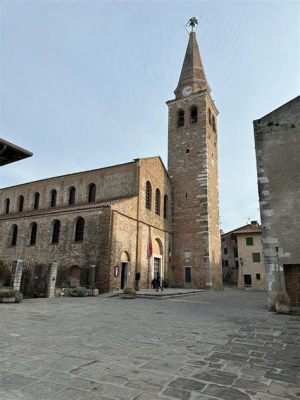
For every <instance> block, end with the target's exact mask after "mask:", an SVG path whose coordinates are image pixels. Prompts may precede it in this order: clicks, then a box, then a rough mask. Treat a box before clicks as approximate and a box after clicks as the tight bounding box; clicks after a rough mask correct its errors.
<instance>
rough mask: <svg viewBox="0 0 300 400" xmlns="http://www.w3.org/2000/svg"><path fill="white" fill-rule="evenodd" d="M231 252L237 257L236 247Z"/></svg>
mask: <svg viewBox="0 0 300 400" xmlns="http://www.w3.org/2000/svg"><path fill="white" fill-rule="evenodd" d="M233 254H234V257H235V258H237V257H238V256H239V252H238V249H237V248H236V247H235V248H234V249H233Z"/></svg>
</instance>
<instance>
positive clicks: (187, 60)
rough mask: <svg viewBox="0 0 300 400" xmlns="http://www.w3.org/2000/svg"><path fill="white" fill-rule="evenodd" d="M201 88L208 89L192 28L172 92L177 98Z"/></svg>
mask: <svg viewBox="0 0 300 400" xmlns="http://www.w3.org/2000/svg"><path fill="white" fill-rule="evenodd" d="M203 89H207V90H208V91H210V87H209V85H208V82H207V78H206V75H205V71H204V67H203V63H202V60H201V56H200V51H199V47H198V43H197V38H196V33H195V32H194V31H193V30H192V31H191V32H190V37H189V42H188V45H187V49H186V52H185V57H184V61H183V65H182V69H181V74H180V78H179V82H178V85H177V88H176V89H175V91H174V93H175V95H176V98H179V97H181V96H186V95H188V94H191V93H195V92H198V91H199V90H203Z"/></svg>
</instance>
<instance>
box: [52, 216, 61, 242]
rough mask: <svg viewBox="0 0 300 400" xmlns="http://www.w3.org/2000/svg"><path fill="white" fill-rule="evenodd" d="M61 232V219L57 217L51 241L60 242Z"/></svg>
mask: <svg viewBox="0 0 300 400" xmlns="http://www.w3.org/2000/svg"><path fill="white" fill-rule="evenodd" d="M59 234H60V221H59V220H58V219H56V220H55V221H54V223H53V228H52V240H51V243H58V242H59Z"/></svg>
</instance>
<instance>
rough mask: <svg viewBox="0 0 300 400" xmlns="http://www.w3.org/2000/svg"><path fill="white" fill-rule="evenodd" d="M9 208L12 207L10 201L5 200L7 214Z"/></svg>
mask: <svg viewBox="0 0 300 400" xmlns="http://www.w3.org/2000/svg"><path fill="white" fill-rule="evenodd" d="M9 206H10V200H9V199H6V200H5V206H4V207H5V214H9Z"/></svg>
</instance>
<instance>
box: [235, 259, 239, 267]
mask: <svg viewBox="0 0 300 400" xmlns="http://www.w3.org/2000/svg"><path fill="white" fill-rule="evenodd" d="M238 267H239V262H238V260H235V268H238Z"/></svg>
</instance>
